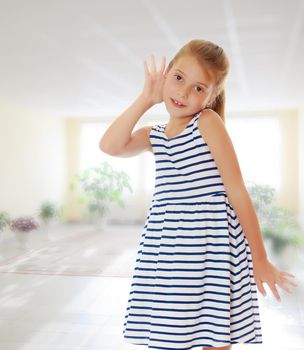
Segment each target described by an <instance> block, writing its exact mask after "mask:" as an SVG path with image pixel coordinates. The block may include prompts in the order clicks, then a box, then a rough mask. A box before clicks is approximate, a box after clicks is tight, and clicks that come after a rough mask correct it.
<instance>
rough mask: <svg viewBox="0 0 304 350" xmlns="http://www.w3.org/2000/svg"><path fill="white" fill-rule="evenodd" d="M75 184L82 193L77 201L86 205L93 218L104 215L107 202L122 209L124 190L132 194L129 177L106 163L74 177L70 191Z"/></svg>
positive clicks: (73, 188)
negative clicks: (113, 203)
mask: <svg viewBox="0 0 304 350" xmlns="http://www.w3.org/2000/svg"><path fill="white" fill-rule="evenodd" d="M77 184H79V185H80V188H81V191H82V193H81V195H80V196H79V197H78V199H79V201H80V202H81V203H84V202H85V203H87V205H88V210H89V213H90V214H91V215H92V216H95V217H96V216H97V217H102V216H104V215H105V213H106V211H107V210H108V205H107V203H109V202H115V203H117V204H119V205H120V206H121V207H123V206H124V203H123V201H122V199H121V197H122V194H123V190H124V189H125V188H126V189H128V190H129V191H130V192H132V188H131V186H130V184H129V175H128V174H127V173H126V172H124V171H116V170H114V169H113V168H112V167H111V165H110V164H109V163H108V162H106V161H105V162H102V163H100V164H98V165H97V166H96V167H91V168H88V169H85V170H84V171H83V172H82V173H81V174H79V175H75V176H74V178H73V181H72V182H71V184H70V190H71V191H74V190H75V188H76V185H77Z"/></svg>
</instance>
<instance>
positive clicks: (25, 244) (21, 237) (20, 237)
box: [14, 231, 31, 249]
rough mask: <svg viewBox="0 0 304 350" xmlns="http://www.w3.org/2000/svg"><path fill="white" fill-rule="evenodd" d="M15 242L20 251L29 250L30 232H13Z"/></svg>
mask: <svg viewBox="0 0 304 350" xmlns="http://www.w3.org/2000/svg"><path fill="white" fill-rule="evenodd" d="M14 234H15V237H16V240H17V242H18V244H19V247H20V248H22V249H29V248H30V246H29V240H30V235H31V232H30V231H27V232H23V231H14Z"/></svg>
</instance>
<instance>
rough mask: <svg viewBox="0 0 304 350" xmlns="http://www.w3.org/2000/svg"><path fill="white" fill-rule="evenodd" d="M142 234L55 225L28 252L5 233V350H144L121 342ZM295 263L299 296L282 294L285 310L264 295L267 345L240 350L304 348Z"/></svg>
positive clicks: (0, 311)
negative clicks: (250, 349)
mask: <svg viewBox="0 0 304 350" xmlns="http://www.w3.org/2000/svg"><path fill="white" fill-rule="evenodd" d="M141 230H142V227H140V226H135V227H118V226H117V227H113V226H112V227H108V228H107V230H106V231H105V232H99V231H96V230H95V229H94V228H92V227H91V226H88V225H65V226H62V227H61V226H58V227H56V226H54V227H53V228H52V229H51V230H50V232H49V237H47V236H46V235H45V232H39V231H37V232H33V234H32V236H31V237H30V242H29V247H28V249H25V248H24V247H21V246H19V245H18V244H17V242H16V241H15V238H14V236H13V235H12V234H11V233H10V235H9V233H6V236H5V237H3V238H2V241H1V242H0V272H1V273H0V349H1V350H38V349H39V350H46V349H49V350H76V349H77V350H97V349H98V350H114V349H115V350H136V349H138V350H141V349H142V350H144V349H145V348H146V347H140V346H135V345H132V344H128V343H126V342H125V341H124V340H123V337H122V327H123V322H124V313H125V307H126V303H127V299H128V293H129V288H130V284H131V278H130V276H131V275H132V271H133V264H134V260H135V254H136V251H137V244H138V240H139V237H140V234H141ZM296 261H297V264H296V265H295V266H292V267H290V268H288V269H287V271H290V272H292V273H294V274H295V275H296V276H297V283H298V284H299V287H297V288H294V289H293V294H292V295H290V294H288V293H285V292H284V291H283V290H281V289H280V288H278V290H279V292H280V295H281V297H282V301H281V302H280V303H279V302H277V301H276V300H275V298H274V297H273V296H272V294H271V291H270V289H269V288H268V286H267V285H264V286H265V288H266V291H267V297H266V298H263V297H262V296H260V294H259V300H260V314H261V323H262V329H263V338H264V344H261V345H253V344H250V345H249V344H247V345H233V349H235V350H245V349H249V348H252V349H256V350H283V349H284V350H300V349H301V350H303V349H304V303H303V300H304V295H303V285H304V283H303V282H304V281H303V279H304V278H303V272H302V270H303V258H302V257H299V258H298V259H296ZM300 263H301V265H300ZM101 267H102V268H101ZM197 349H198V350H199V348H197Z"/></svg>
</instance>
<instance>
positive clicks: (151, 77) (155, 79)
mask: <svg viewBox="0 0 304 350" xmlns="http://www.w3.org/2000/svg"><path fill="white" fill-rule="evenodd" d="M151 58H152V65H151V71H149V68H148V65H147V61H144V70H145V84H144V88H143V91H142V93H141V95H142V96H143V97H144V98H145V99H147V101H149V103H151V104H152V105H154V104H156V103H160V102H162V101H163V87H164V83H165V74H164V70H165V65H166V57H165V56H163V57H162V61H161V65H160V68H159V71H158V70H157V68H156V64H155V56H154V55H151Z"/></svg>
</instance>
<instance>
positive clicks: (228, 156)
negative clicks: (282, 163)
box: [198, 110, 297, 300]
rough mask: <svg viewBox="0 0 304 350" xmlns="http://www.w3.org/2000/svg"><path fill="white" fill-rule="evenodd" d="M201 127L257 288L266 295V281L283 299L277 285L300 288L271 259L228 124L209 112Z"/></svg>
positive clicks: (204, 114)
mask: <svg viewBox="0 0 304 350" xmlns="http://www.w3.org/2000/svg"><path fill="white" fill-rule="evenodd" d="M198 126H199V130H200V132H201V134H202V136H203V138H204V140H205V141H206V143H207V144H208V147H209V148H210V151H211V153H212V156H213V158H214V161H215V163H216V165H217V167H218V169H219V172H220V174H221V178H222V180H223V183H224V187H225V189H226V192H227V196H228V198H229V200H230V201H231V204H232V206H233V209H234V211H235V213H236V215H237V217H238V219H239V221H240V224H241V226H242V228H243V230H244V234H245V236H246V238H247V240H248V243H249V246H250V249H251V253H252V262H253V275H254V278H255V281H256V284H257V287H258V289H259V291H260V292H261V293H262V294H263V295H266V291H265V289H264V286H263V282H266V283H267V284H268V285H269V287H270V289H271V291H272V293H273V294H274V296H275V297H276V298H277V300H280V295H279V293H278V291H277V289H276V284H278V285H279V286H280V287H281V288H282V289H284V290H285V291H287V292H289V293H290V290H289V288H288V287H289V286H288V285H292V286H297V284H296V283H294V282H292V281H290V280H289V279H288V278H290V277H292V278H294V277H295V276H294V275H292V274H290V273H289V272H285V271H280V270H278V269H277V268H276V267H275V266H273V265H272V263H271V262H270V261H269V259H268V256H267V252H266V250H265V247H264V243H263V237H262V233H261V229H260V226H259V222H258V218H257V215H256V211H255V208H254V206H253V203H252V201H251V198H250V196H249V194H248V191H247V189H246V186H245V184H244V181H243V177H242V174H241V170H240V166H239V163H238V159H237V156H236V153H235V150H234V147H233V144H232V141H231V139H230V136H229V134H228V133H227V131H226V128H225V125H224V124H223V121H222V119H221V117H220V116H219V115H218V114H217V113H216V112H214V111H212V110H207V111H205V113H202V115H201V116H200V118H199V120H198Z"/></svg>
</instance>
